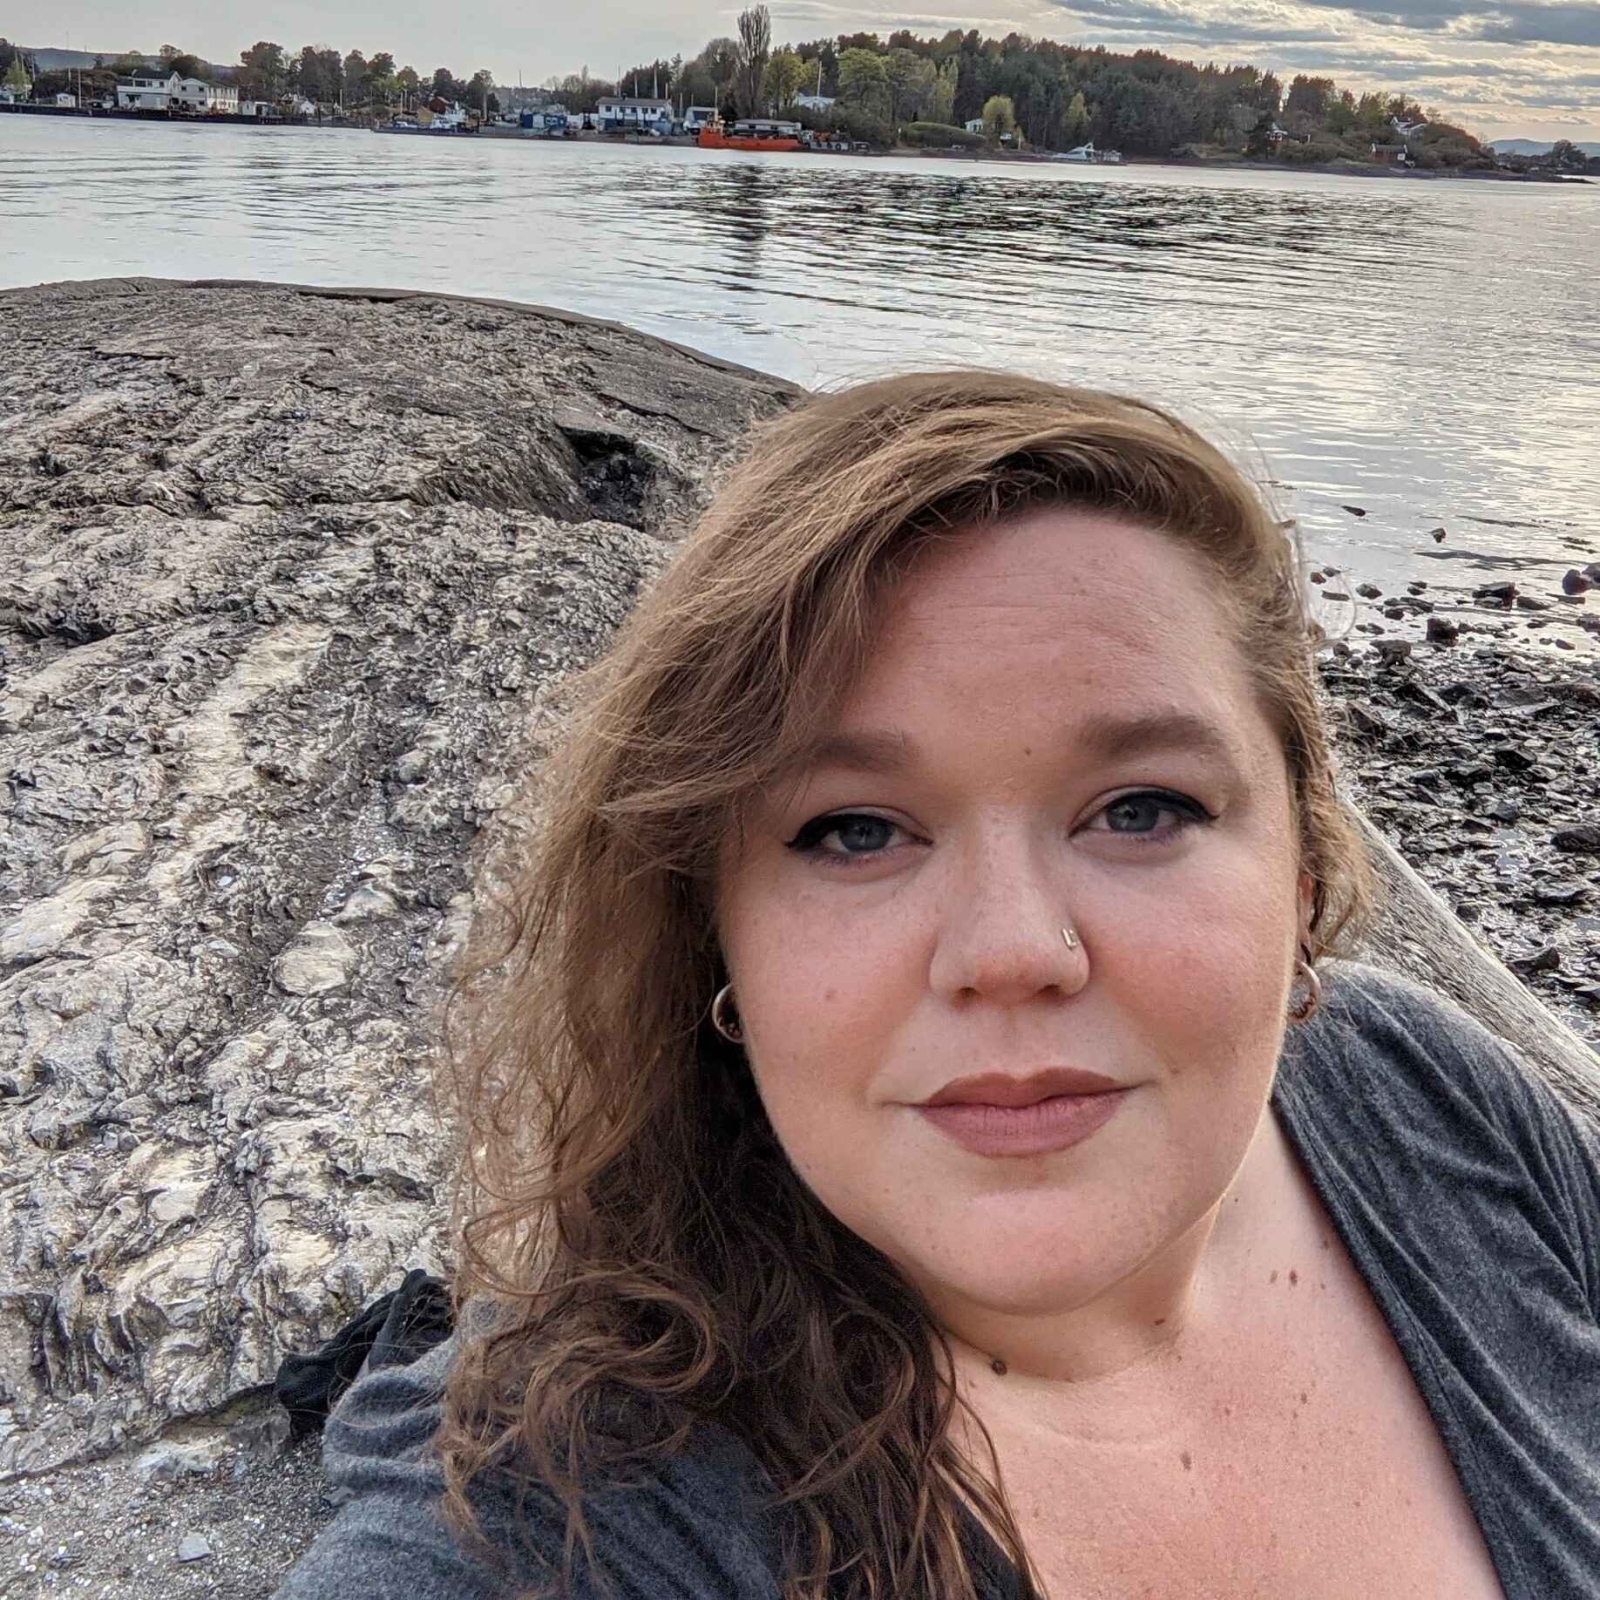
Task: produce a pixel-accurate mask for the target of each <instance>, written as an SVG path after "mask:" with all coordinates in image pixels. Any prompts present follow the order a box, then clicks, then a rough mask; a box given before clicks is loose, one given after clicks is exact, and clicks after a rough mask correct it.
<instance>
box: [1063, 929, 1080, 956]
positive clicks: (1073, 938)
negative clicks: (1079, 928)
mask: <svg viewBox="0 0 1600 1600" xmlns="http://www.w3.org/2000/svg"><path fill="white" fill-rule="evenodd" d="M1061 937H1062V938H1063V939H1065V940H1066V941H1067V949H1069V950H1076V949H1077V948H1078V945H1079V942H1080V941H1079V939H1078V935H1077V934H1076V933H1075V932H1074V931H1073V929H1072V928H1071V927H1070V926H1068V927H1065V928H1063V929H1062V930H1061Z"/></svg>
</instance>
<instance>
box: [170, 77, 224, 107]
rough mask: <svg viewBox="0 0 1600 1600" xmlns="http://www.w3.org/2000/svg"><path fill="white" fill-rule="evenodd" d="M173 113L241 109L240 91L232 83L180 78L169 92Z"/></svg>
mask: <svg viewBox="0 0 1600 1600" xmlns="http://www.w3.org/2000/svg"><path fill="white" fill-rule="evenodd" d="M168 103H169V108H170V109H171V110H173V111H204V112H212V111H228V112H237V111H238V109H239V90H238V88H237V87H236V86H235V85H234V84H231V83H207V82H206V80H205V79H204V78H179V79H178V80H177V82H176V83H175V84H174V86H173V88H172V89H171V90H170V91H169V102H168Z"/></svg>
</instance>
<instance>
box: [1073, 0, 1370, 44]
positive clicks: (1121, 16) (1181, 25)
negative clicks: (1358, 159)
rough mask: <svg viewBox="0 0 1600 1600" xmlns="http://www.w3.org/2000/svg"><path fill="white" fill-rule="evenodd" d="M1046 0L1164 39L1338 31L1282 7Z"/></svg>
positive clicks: (1287, 37) (1330, 36)
mask: <svg viewBox="0 0 1600 1600" xmlns="http://www.w3.org/2000/svg"><path fill="white" fill-rule="evenodd" d="M1050 4H1051V5H1053V6H1056V7H1058V8H1059V9H1060V10H1062V11H1066V12H1070V13H1071V14H1072V15H1074V16H1079V17H1085V18H1093V19H1094V21H1095V22H1096V23H1097V24H1098V25H1099V27H1100V30H1101V31H1102V32H1105V31H1109V32H1115V33H1136V34H1140V35H1146V36H1148V35H1150V34H1152V33H1154V34H1158V35H1160V36H1161V37H1162V38H1165V39H1188V40H1216V41H1218V42H1219V43H1228V44H1234V43H1264V42H1266V41H1272V42H1274V43H1276V42H1278V41H1284V42H1307V43H1309V42H1314V41H1316V40H1326V41H1328V42H1329V43H1333V42H1335V41H1336V40H1337V39H1338V37H1339V35H1338V34H1336V33H1333V32H1330V31H1329V29H1328V28H1327V26H1326V25H1325V24H1317V25H1315V26H1311V25H1308V24H1309V19H1307V23H1301V24H1296V23H1291V22H1288V21H1286V20H1285V19H1284V17H1283V15H1282V13H1277V14H1272V13H1267V14H1261V13H1257V14H1256V15H1254V16H1251V15H1248V14H1247V15H1244V16H1240V15H1239V13H1238V11H1237V9H1236V8H1230V11H1229V13H1227V14H1226V15H1224V16H1207V15H1206V14H1204V13H1203V12H1198V13H1197V12H1192V11H1180V10H1178V9H1177V8H1176V7H1175V6H1169V5H1163V4H1161V0H1050Z"/></svg>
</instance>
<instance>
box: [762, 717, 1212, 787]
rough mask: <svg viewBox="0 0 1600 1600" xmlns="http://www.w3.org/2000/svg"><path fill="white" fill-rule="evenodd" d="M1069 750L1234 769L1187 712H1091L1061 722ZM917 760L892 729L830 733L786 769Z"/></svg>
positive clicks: (897, 767) (894, 769) (893, 769)
mask: <svg viewBox="0 0 1600 1600" xmlns="http://www.w3.org/2000/svg"><path fill="white" fill-rule="evenodd" d="M1063 732H1064V733H1066V734H1067V735H1068V737H1069V739H1070V741H1071V746H1072V748H1074V749H1079V750H1085V751H1086V752H1087V753H1088V754H1089V755H1090V756H1091V757H1095V758H1098V759H1100V760H1102V761H1126V760H1131V759H1133V758H1135V757H1138V756H1146V755H1153V754H1156V753H1158V752H1164V751H1172V750H1179V751H1188V752H1192V753H1194V754H1196V755H1200V756H1204V757H1209V758H1210V759H1212V760H1215V761H1220V762H1224V763H1226V764H1227V765H1229V766H1231V767H1235V768H1237V766H1238V764H1239V763H1238V756H1237V753H1236V750H1235V745H1234V741H1233V740H1232V739H1231V738H1229V736H1228V735H1227V733H1226V732H1225V731H1224V730H1223V729H1222V728H1221V727H1220V726H1219V725H1218V724H1217V723H1215V722H1213V721H1211V720H1210V718H1208V717H1204V716H1201V715H1199V714H1198V713H1197V712H1192V711H1147V712H1139V713H1135V714H1133V715H1128V714H1124V713H1118V712H1111V711H1095V712H1090V713H1089V714H1088V715H1087V716H1084V717H1083V718H1081V719H1080V720H1079V721H1078V722H1077V723H1075V724H1073V725H1071V726H1068V727H1064V729H1063ZM916 764H917V747H916V745H915V743H914V742H913V741H912V740H911V738H910V737H909V736H908V735H907V734H905V733H904V732H902V731H901V730H899V729H896V728H884V729H865V730H862V731H859V732H854V733H834V734H829V735H827V736H826V737H824V738H822V739H819V740H818V741H817V742H816V743H815V744H814V745H812V746H810V747H809V748H808V749H807V750H806V751H805V752H804V753H803V754H802V755H801V756H800V758H799V759H798V760H797V761H796V762H795V763H794V765H793V767H792V768H791V770H792V771H795V772H806V771H815V770H816V769H817V768H820V767H833V768H838V769H841V770H844V771H849V772H863V773H869V774H872V775H875V776H879V777H889V776H893V775H895V774H896V773H902V772H905V771H908V770H909V769H910V768H912V767H914V766H916Z"/></svg>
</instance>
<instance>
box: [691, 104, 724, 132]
mask: <svg viewBox="0 0 1600 1600" xmlns="http://www.w3.org/2000/svg"><path fill="white" fill-rule="evenodd" d="M716 120H717V108H716V107H715V106H690V107H689V108H688V109H687V110H686V111H685V112H684V113H683V128H684V132H685V133H698V132H699V131H700V130H701V129H702V128H703V127H705V125H706V124H707V123H708V122H715V121H716Z"/></svg>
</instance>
